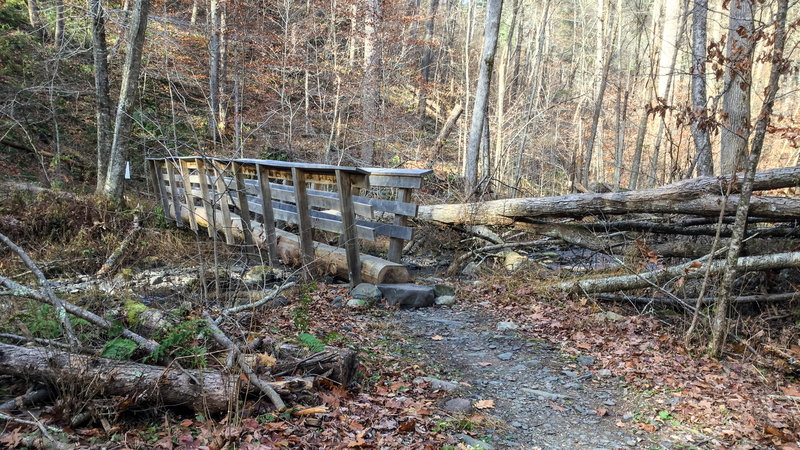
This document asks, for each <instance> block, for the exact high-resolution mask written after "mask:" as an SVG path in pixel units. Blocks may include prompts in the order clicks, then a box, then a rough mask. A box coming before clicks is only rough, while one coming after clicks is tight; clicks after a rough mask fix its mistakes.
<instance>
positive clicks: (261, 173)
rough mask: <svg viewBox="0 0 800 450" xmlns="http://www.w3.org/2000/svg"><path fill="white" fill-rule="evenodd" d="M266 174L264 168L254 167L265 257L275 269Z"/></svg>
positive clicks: (275, 242) (275, 243) (272, 219)
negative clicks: (264, 243) (265, 244)
mask: <svg viewBox="0 0 800 450" xmlns="http://www.w3.org/2000/svg"><path fill="white" fill-rule="evenodd" d="M266 172H267V171H266V168H265V167H264V166H261V165H257V166H256V175H257V176H258V185H259V187H260V191H261V192H260V194H261V196H260V198H259V199H260V200H261V217H262V222H263V226H264V233H265V234H266V236H265V237H266V243H267V255H268V257H269V265H270V266H271V267H275V266H277V265H278V237H277V235H276V234H275V216H274V215H273V213H272V188H271V186H270V183H269V177H268V176H267V173H266Z"/></svg>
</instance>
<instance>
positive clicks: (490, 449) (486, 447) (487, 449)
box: [453, 434, 494, 450]
mask: <svg viewBox="0 0 800 450" xmlns="http://www.w3.org/2000/svg"><path fill="white" fill-rule="evenodd" d="M453 437H455V438H457V439H461V440H462V441H464V444H466V445H467V446H469V447H470V448H477V449H482V450H494V446H493V445H492V444H490V443H488V442H483V441H481V440H479V439H475V438H474V437H472V436H469V435H467V434H455V435H453Z"/></svg>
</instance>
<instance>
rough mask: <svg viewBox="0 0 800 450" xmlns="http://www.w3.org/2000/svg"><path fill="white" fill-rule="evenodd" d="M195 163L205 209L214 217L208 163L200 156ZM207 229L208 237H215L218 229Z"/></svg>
mask: <svg viewBox="0 0 800 450" xmlns="http://www.w3.org/2000/svg"><path fill="white" fill-rule="evenodd" d="M190 164H191V163H190ZM194 164H195V167H197V184H199V185H200V195H201V198H202V200H203V209H205V211H206V217H214V213H213V210H214V205H213V202H212V200H211V197H210V196H209V194H208V172H207V169H206V163H205V161H203V160H202V159H199V158H198V159H197V161H195V163H194ZM190 181H191V180H190ZM206 231H208V237H210V238H212V239H213V238H214V233H216V231H214V227H206Z"/></svg>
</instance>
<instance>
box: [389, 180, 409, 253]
mask: <svg viewBox="0 0 800 450" xmlns="http://www.w3.org/2000/svg"><path fill="white" fill-rule="evenodd" d="M397 201H398V202H403V203H408V202H410V201H411V189H408V188H399V189H397ZM394 224H395V225H399V226H403V227H404V226H406V225H407V224H408V218H406V216H401V215H399V214H395V215H394ZM403 242H404V241H403V240H402V239H400V238H391V239H390V240H389V261H391V262H395V263H399V262H400V259H401V258H402V257H403Z"/></svg>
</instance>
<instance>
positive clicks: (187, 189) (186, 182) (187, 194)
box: [178, 159, 197, 232]
mask: <svg viewBox="0 0 800 450" xmlns="http://www.w3.org/2000/svg"><path fill="white" fill-rule="evenodd" d="M178 165H179V166H180V170H181V179H182V180H183V196H184V198H186V209H188V210H189V227H190V228H191V229H192V231H194V232H197V219H196V218H195V215H194V194H192V182H191V180H190V179H189V164H187V163H186V160H183V159H181V160H178Z"/></svg>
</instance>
